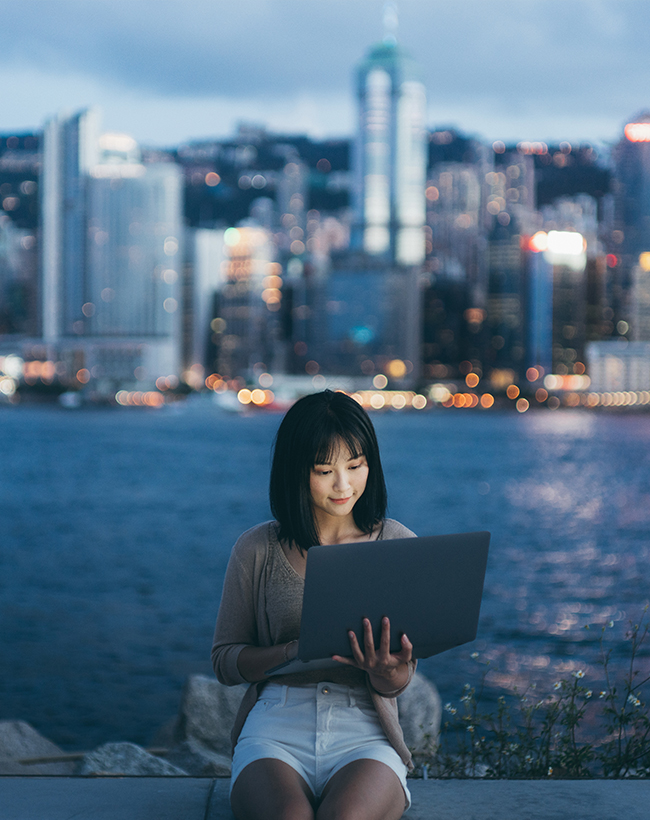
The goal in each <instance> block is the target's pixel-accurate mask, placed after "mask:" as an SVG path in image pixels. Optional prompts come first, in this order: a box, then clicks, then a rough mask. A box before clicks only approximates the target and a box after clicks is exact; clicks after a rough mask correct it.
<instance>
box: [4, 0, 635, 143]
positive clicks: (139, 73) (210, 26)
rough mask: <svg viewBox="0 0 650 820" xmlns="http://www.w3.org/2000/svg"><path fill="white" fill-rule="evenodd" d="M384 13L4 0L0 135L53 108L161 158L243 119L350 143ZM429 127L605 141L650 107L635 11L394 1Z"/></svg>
mask: <svg viewBox="0 0 650 820" xmlns="http://www.w3.org/2000/svg"><path fill="white" fill-rule="evenodd" d="M383 5H384V4H383V0H19V1H17V0H0V133H7V132H10V131H15V132H19V131H25V130H31V129H35V128H39V127H40V126H41V125H42V123H43V121H44V119H45V118H46V117H48V116H50V115H52V114H54V113H56V112H57V111H59V110H76V109H79V108H82V107H85V106H88V105H96V106H99V107H100V108H101V109H102V110H103V125H104V128H105V129H106V130H113V131H125V132H127V133H130V134H132V135H133V136H134V137H135V138H136V139H138V140H139V141H141V142H143V143H146V144H153V145H173V144H177V143H178V142H181V141H184V140H188V139H201V138H205V137H215V136H216V137H222V136H226V135H228V134H230V133H232V131H233V129H234V127H235V126H236V123H237V122H239V121H247V122H258V123H262V124H265V125H267V126H268V127H269V129H270V130H272V131H275V132H281V133H309V134H311V135H312V136H315V137H326V136H344V135H350V134H352V133H353V132H354V127H355V126H354V123H355V106H354V98H353V71H354V67H355V65H356V64H357V63H358V61H359V60H360V58H361V57H362V56H363V55H364V53H365V52H366V51H367V50H368V48H369V47H370V46H371V45H372V44H373V43H374V42H377V41H378V40H380V39H381V37H382V34H383V24H382V16H383V15H382V9H383ZM398 8H399V20H400V24H399V40H400V42H401V43H402V45H404V46H405V47H406V48H407V49H408V50H409V51H410V52H411V54H412V55H413V56H414V57H415V58H416V60H417V61H418V62H419V64H420V65H421V68H422V75H423V79H424V81H425V84H426V87H427V94H428V125H429V126H432V127H433V126H449V125H455V126H456V127H458V128H460V129H461V130H463V131H464V132H466V133H471V134H476V135H478V136H479V137H481V138H485V139H488V140H494V139H503V140H505V141H513V140H520V139H528V140H545V141H559V140H561V139H567V140H569V141H578V140H585V141H591V142H602V141H604V142H607V141H614V140H616V139H617V138H618V137H619V135H620V133H621V129H622V126H623V125H624V123H625V122H626V121H628V119H629V118H630V117H632V116H633V115H634V114H636V113H637V112H639V111H641V110H643V109H644V108H650V60H648V58H647V32H648V31H649V30H650V2H647V0H401V2H399V3H398Z"/></svg>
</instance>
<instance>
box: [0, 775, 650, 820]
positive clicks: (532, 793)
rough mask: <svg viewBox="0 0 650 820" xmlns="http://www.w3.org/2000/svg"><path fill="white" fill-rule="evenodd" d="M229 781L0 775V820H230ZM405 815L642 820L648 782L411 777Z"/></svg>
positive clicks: (452, 819)
mask: <svg viewBox="0 0 650 820" xmlns="http://www.w3.org/2000/svg"><path fill="white" fill-rule="evenodd" d="M229 785H230V780H228V779H215V780H213V779H210V778H188V777H178V778H172V777H161V778H155V777H97V778H71V777H38V776H30V777H0V820H69V819H70V818H73V817H75V818H80V820H232V813H231V811H230V806H229V803H228V787H229ZM409 786H410V788H411V793H412V796H413V805H412V807H411V809H410V811H409V812H408V814H406V815H405V818H406V820H617V819H618V818H621V820H623V818H624V820H647V817H648V806H650V780H616V781H613V780H609V781H605V780H558V781H551V780H427V781H424V780H414V781H409Z"/></svg>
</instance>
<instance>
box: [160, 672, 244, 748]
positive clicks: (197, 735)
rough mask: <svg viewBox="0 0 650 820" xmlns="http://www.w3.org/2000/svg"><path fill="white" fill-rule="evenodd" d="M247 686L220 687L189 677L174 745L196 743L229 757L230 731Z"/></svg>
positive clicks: (199, 677) (201, 677) (213, 681)
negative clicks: (187, 741) (194, 741)
mask: <svg viewBox="0 0 650 820" xmlns="http://www.w3.org/2000/svg"><path fill="white" fill-rule="evenodd" d="M246 689H247V686H246V685H245V684H244V685H242V686H223V685H222V684H221V683H219V681H218V680H216V679H215V678H208V677H206V676H205V675H192V676H191V677H189V678H188V679H187V681H186V683H185V688H184V689H183V696H182V698H181V705H180V710H179V714H178V722H177V724H176V731H175V733H174V744H175V745H176V744H179V743H183V742H184V741H186V740H190V739H192V740H196V741H198V742H199V743H201V744H202V745H203V746H206V747H207V748H208V749H211V750H212V751H213V752H217V754H221V755H226V756H228V757H230V751H231V750H230V730H231V729H232V726H233V723H234V722H235V715H236V714H237V710H238V709H239V704H240V703H241V699H242V698H243V696H244V692H245V691H246Z"/></svg>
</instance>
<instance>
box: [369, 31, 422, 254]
mask: <svg viewBox="0 0 650 820" xmlns="http://www.w3.org/2000/svg"><path fill="white" fill-rule="evenodd" d="M357 96H358V101H359V123H358V129H357V138H356V144H355V154H354V207H355V223H356V224H355V230H354V233H353V245H354V246H355V248H356V249H357V250H362V251H364V252H365V253H368V254H371V255H373V256H379V257H383V258H385V259H387V260H389V261H390V262H393V263H396V264H398V265H419V264H421V263H422V262H423V261H424V249H425V248H424V232H423V228H424V223H425V198H424V189H425V182H426V139H425V137H426V132H425V115H426V93H425V88H424V85H423V83H422V81H421V79H420V75H419V71H418V68H417V66H416V64H415V62H414V61H413V60H412V59H411V58H410V57H409V56H408V55H407V53H406V52H405V51H404V50H403V49H402V48H401V47H400V46H399V45H398V44H397V41H396V39H395V37H394V35H392V34H387V35H386V36H385V37H384V40H383V42H381V43H379V44H378V45H376V46H374V47H373V48H372V49H371V50H370V53H369V54H368V56H367V57H366V59H365V60H364V61H363V62H362V63H361V65H360V66H359V69H358V72H357Z"/></svg>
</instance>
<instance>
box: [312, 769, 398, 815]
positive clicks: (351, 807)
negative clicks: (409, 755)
mask: <svg viewBox="0 0 650 820" xmlns="http://www.w3.org/2000/svg"><path fill="white" fill-rule="evenodd" d="M405 808H406V796H405V794H404V789H403V788H402V784H401V783H400V780H399V777H398V776H397V775H396V774H395V772H394V771H393V770H392V769H391V768H390V767H389V766H387V765H386V764H385V763H381V762H380V761H378V760H368V759H361V760H355V761H353V762H352V763H348V765H347V766H344V767H343V768H342V769H339V771H338V772H336V774H334V775H333V776H332V777H331V779H330V781H329V782H328V784H327V786H326V787H325V788H324V789H323V797H322V800H321V803H320V806H319V808H318V812H317V813H316V817H317V818H318V820H399V818H400V817H401V816H402V814H404V810H405Z"/></svg>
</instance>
